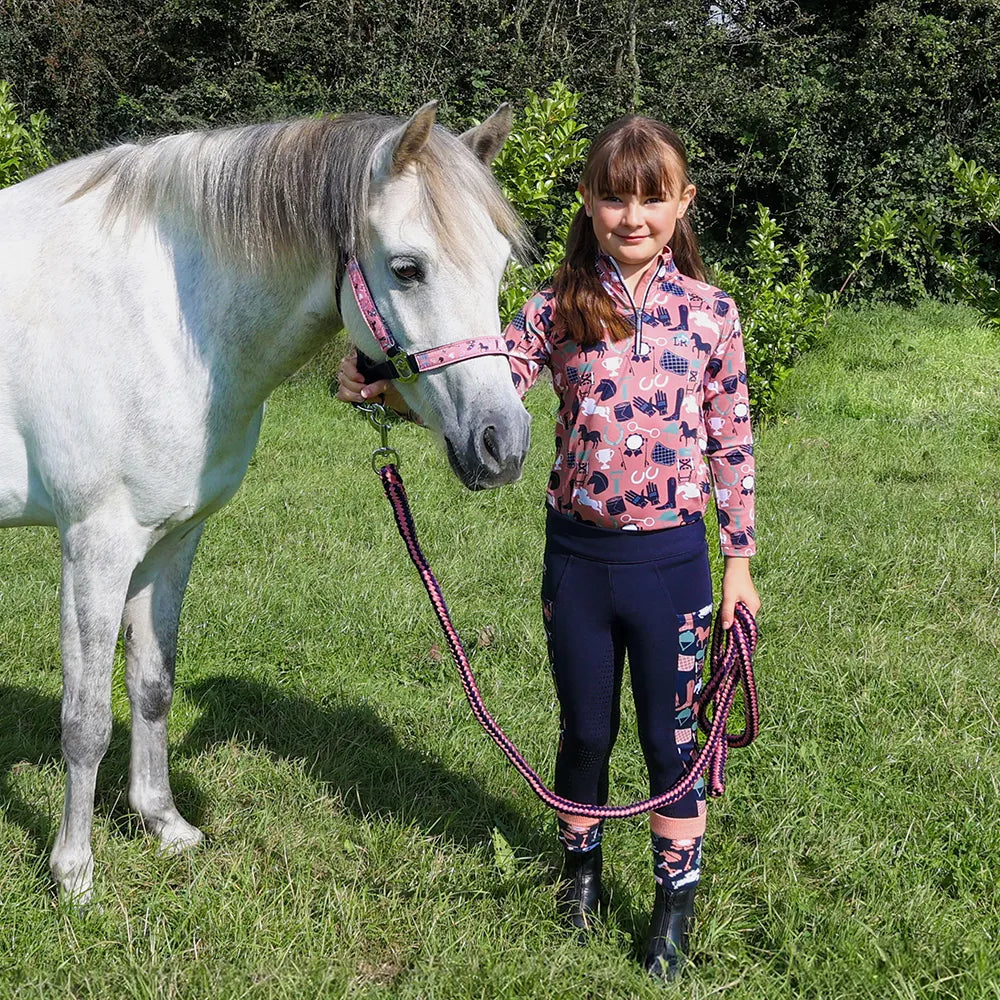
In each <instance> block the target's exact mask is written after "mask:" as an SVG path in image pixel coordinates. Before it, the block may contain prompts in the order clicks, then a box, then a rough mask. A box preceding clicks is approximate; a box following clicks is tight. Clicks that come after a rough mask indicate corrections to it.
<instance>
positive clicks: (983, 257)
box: [914, 150, 1000, 331]
mask: <svg viewBox="0 0 1000 1000" xmlns="http://www.w3.org/2000/svg"><path fill="white" fill-rule="evenodd" d="M948 169H949V170H950V171H951V175H952V177H953V179H954V198H953V200H952V203H951V211H950V212H949V213H948V215H947V217H945V218H943V219H940V220H938V219H935V218H934V217H933V216H932V214H931V211H930V209H929V208H928V207H925V208H924V210H923V211H921V212H918V213H916V216H915V221H914V226H915V229H916V231H917V232H918V233H919V234H920V236H921V238H922V239H923V242H924V246H925V247H926V248H927V251H928V253H929V254H930V256H931V259H932V260H933V261H934V263H936V264H937V266H938V267H939V268H940V269H941V271H942V272H943V273H944V274H945V275H946V276H947V277H948V279H949V280H950V282H951V286H952V291H953V292H954V294H955V295H956V297H957V298H958V299H959V300H960V301H962V302H965V303H966V304H968V305H971V306H972V307H973V308H975V309H976V310H978V311H979V313H980V315H981V316H982V318H983V322H984V323H985V324H986V325H987V326H990V327H992V328H993V329H995V330H998V331H1000V287H998V284H997V274H996V267H995V261H996V259H997V242H998V241H997V237H1000V179H998V178H997V177H996V176H995V175H993V174H991V173H990V172H989V171H988V170H986V169H985V168H984V167H982V166H980V165H979V164H977V163H976V162H975V161H974V160H964V159H962V157H960V156H959V155H958V154H957V153H956V152H955V151H954V150H952V151H951V152H950V154H949V157H948Z"/></svg>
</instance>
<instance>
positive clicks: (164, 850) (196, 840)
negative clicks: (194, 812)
mask: <svg viewBox="0 0 1000 1000" xmlns="http://www.w3.org/2000/svg"><path fill="white" fill-rule="evenodd" d="M159 832H160V853H161V854H165V855H172V854H182V853H183V852H184V851H190V850H191V849H192V848H195V847H198V846H199V845H200V844H201V843H202V842H203V841H204V840H205V834H203V833H202V832H201V830H199V829H198V827H196V826H192V825H191V824H190V823H188V822H187V821H186V820H183V819H181V818H180V817H179V816H178V817H177V819H176V820H174V821H173V822H172V823H165V824H164V825H163V826H162V827H160V831H159Z"/></svg>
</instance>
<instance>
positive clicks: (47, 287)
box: [0, 104, 529, 901]
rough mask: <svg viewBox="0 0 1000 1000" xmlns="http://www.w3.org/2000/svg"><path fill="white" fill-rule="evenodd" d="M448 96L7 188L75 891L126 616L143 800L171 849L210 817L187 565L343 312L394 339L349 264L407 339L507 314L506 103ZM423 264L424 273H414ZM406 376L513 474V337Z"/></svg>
mask: <svg viewBox="0 0 1000 1000" xmlns="http://www.w3.org/2000/svg"><path fill="white" fill-rule="evenodd" d="M434 116H435V106H434V105H433V104H430V105H427V106H425V107H423V108H421V109H420V110H419V111H418V112H417V113H416V114H415V115H414V116H413V117H412V118H411V119H409V121H403V120H398V119H392V118H385V117H374V116H360V115H355V116H348V117H345V118H343V119H339V120H330V119H322V120H321V119H317V120H309V121H301V122H286V123H280V124H271V125H259V126H250V127H247V128H243V129H233V130H225V131H219V132H207V133H190V134H186V135H179V136H169V137H166V138H164V139H161V140H158V141H156V142H153V143H151V144H149V145H147V146H123V147H119V148H116V149H111V150H108V151H105V152H102V153H97V154H95V155H93V156H90V157H86V158H83V159H80V160H76V161H72V162H70V163H66V164H63V165H61V166H58V167H55V168H52V169H51V170H48V171H46V172H44V173H43V174H40V175H38V176H37V177H34V178H31V179H30V180H28V181H25V182H23V183H22V184H19V185H16V186H15V187H12V188H8V189H7V190H5V191H2V192H0V386H2V389H0V525H4V526H9V525H18V524H50V525H55V526H56V527H57V528H58V531H59V535H60V539H61V544H62V589H61V645H62V661H63V705H62V745H63V755H64V757H65V761H66V769H67V781H66V798H65V805H64V810H63V818H62V823H61V825H60V828H59V832H58V834H57V836H56V841H55V845H54V848H53V851H52V857H51V866H52V871H53V873H54V874H55V877H56V879H57V880H58V883H59V885H60V888H61V891H62V892H63V893H64V894H66V895H68V896H70V897H71V898H73V899H74V900H76V901H86V900H87V898H88V897H89V895H90V893H91V886H92V879H93V864H94V859H93V853H92V850H91V846H90V839H91V827H92V822H93V804H94V784H95V779H96V775H97V768H98V765H99V763H100V761H101V759H102V757H103V756H104V753H105V751H106V749H107V746H108V741H109V738H110V732H111V707H110V688H111V666H112V658H113V652H114V647H115V642H116V640H117V636H118V633H119V629H120V628H122V626H124V633H125V648H126V662H127V667H126V677H127V687H128V693H129V699H130V703H131V709H132V760H131V768H130V780H129V802H130V803H131V806H132V808H133V809H135V811H136V812H137V813H138V814H139V816H140V817H141V818H142V820H143V822H144V824H145V826H146V828H147V829H149V830H150V831H152V832H153V833H155V834H156V835H157V836H158V837H159V838H160V840H161V842H162V844H163V846H164V848H165V849H167V850H179V849H182V848H184V847H187V846H190V845H193V844H196V843H198V842H199V841H200V840H201V838H202V835H201V833H200V832H199V831H198V830H196V829H195V828H194V827H193V826H191V825H190V824H189V823H187V822H186V821H185V820H184V819H183V818H182V817H181V816H180V814H179V813H178V811H177V809H176V808H175V806H174V801H173V796H172V793H171V791H170V784H169V778H168V773H167V736H166V720H167V712H168V710H169V707H170V702H171V697H172V693H173V680H174V664H175V658H176V647H177V623H178V617H179V614H180V608H181V601H182V598H183V593H184V588H185V586H186V584H187V579H188V574H189V571H190V567H191V561H192V559H193V557H194V552H195V549H196V547H197V544H198V539H199V536H200V534H201V530H202V525H203V523H204V521H205V519H206V518H207V517H208V516H209V515H210V514H211V513H212V512H213V511H215V510H217V509H218V508H219V507H221V506H222V505H223V504H225V503H226V502H227V501H228V500H229V499H230V497H231V496H232V495H233V493H234V492H235V491H236V489H237V488H238V486H239V484H240V482H241V480H242V479H243V476H244V474H245V472H246V468H247V465H248V463H249V460H250V456H251V454H252V452H253V449H254V447H255V445H256V442H257V437H258V433H259V430H260V424H261V419H262V415H263V404H264V400H265V399H266V397H267V396H268V394H269V393H270V392H271V390H272V389H273V388H274V387H275V386H276V385H277V384H278V383H279V382H280V381H281V380H282V379H284V378H285V377H286V376H287V375H289V374H290V373H291V372H293V371H294V370H295V369H296V368H298V367H299V366H300V365H301V364H302V363H303V362H304V361H305V360H306V359H307V358H308V357H309V356H310V355H311V354H312V353H313V352H314V351H315V350H316V349H317V348H318V347H319V346H320V345H321V344H322V343H323V342H324V341H325V340H326V338H327V337H328V336H329V335H330V334H331V333H332V332H334V331H335V330H336V329H337V328H338V327H339V326H340V325H341V322H343V324H344V325H346V326H347V328H348V331H349V333H350V334H351V336H352V338H354V339H356V342H357V343H358V345H359V346H360V347H361V348H362V349H363V350H365V351H366V353H368V354H370V355H372V356H376V357H377V356H379V354H378V351H377V349H376V347H375V345H374V342H373V341H371V337H370V334H369V333H368V331H367V329H366V328H365V326H364V324H363V323H362V322H361V319H360V315H359V314H358V310H357V307H356V305H355V304H354V302H353V298H352V297H351V295H350V290H349V288H348V289H347V291H346V294H345V292H344V290H343V289H341V291H340V296H339V302H338V292H337V287H336V275H337V273H338V269H339V262H340V259H341V256H342V255H344V254H350V253H354V254H356V255H357V256H358V257H359V259H360V261H361V263H362V266H363V267H364V269H365V273H366V275H367V276H368V280H369V284H370V285H371V288H372V292H373V294H374V295H375V297H376V300H377V301H378V303H379V307H380V309H382V311H383V313H384V315H385V316H386V319H387V321H388V322H389V323H390V324H391V325H392V328H393V330H394V331H396V333H397V336H398V337H399V339H400V341H401V343H402V344H403V346H405V348H406V349H407V350H410V351H416V350H424V349H427V348H429V347H432V346H434V345H436V344H441V343H447V342H450V341H454V340H459V339H463V338H465V337H469V336H496V335H499V333H500V325H499V318H498V315H497V305H496V303H497V291H498V286H499V281H500V277H501V274H502V271H503V268H504V265H505V263H506V260H507V258H508V256H509V254H510V252H511V248H512V247H513V248H514V249H518V248H520V247H521V246H522V245H523V242H524V238H523V235H522V230H521V228H520V224H519V222H518V220H517V218H516V216H515V215H514V213H513V211H512V210H511V208H510V206H509V205H508V204H507V203H506V201H505V200H504V199H503V197H502V195H501V194H500V192H499V189H498V188H497V186H496V184H495V182H494V181H493V179H492V177H491V175H490V172H489V169H488V164H489V162H490V161H491V160H492V158H493V157H494V156H495V155H496V153H497V152H498V151H499V149H500V146H501V145H502V144H503V141H504V139H505V138H506V135H507V132H508V131H509V128H510V116H509V112H508V111H507V110H506V109H505V108H504V109H501V110H500V111H499V112H497V114H496V115H494V116H493V117H492V118H491V119H489V120H488V121H487V122H485V123H484V124H483V125H482V126H480V127H478V128H477V129H474V130H471V131H470V132H469V133H466V135H465V136H463V137H461V139H460V138H457V137H455V136H452V135H451V134H450V133H448V132H446V131H445V130H443V129H441V128H440V127H438V126H436V125H435V124H434ZM404 265H405V266H404ZM414 265H416V267H417V268H418V269H419V273H420V277H419V280H416V281H413V280H401V279H400V277H399V274H403V275H408V274H410V273H411V271H412V267H413V266H414ZM397 272H398V274H397ZM403 392H404V395H405V396H406V399H407V402H408V403H409V405H410V406H411V407H412V408H413V409H414V410H415V411H416V412H417V413H418V414H420V415H421V417H422V418H423V419H424V421H425V422H426V423H427V424H428V425H429V426H430V427H431V428H432V429H434V430H436V431H438V432H439V433H440V434H441V435H442V437H444V439H445V440H446V442H447V444H448V452H449V456H450V457H451V460H452V464H453V466H454V468H455V471H456V472H457V473H458V475H459V476H460V477H461V478H462V479H463V481H464V482H465V483H466V484H467V485H470V486H475V487H479V486H493V485H498V484H500V483H504V482H508V481H510V480H512V479H514V478H516V477H517V476H518V475H519V474H520V469H521V464H522V462H523V459H524V454H525V450H526V447H527V441H528V426H529V420H528V417H527V414H526V412H525V410H524V408H523V406H522V405H521V403H520V400H519V399H518V397H517V394H516V392H515V391H514V388H513V385H512V382H511V378H510V372H509V367H508V365H507V363H506V361H505V359H503V358H491V357H483V358H478V359H475V360H470V361H467V362H463V363H462V364H460V365H454V366H452V367H450V368H447V369H441V370H440V371H436V372H432V373H427V374H426V375H424V376H421V378H420V379H419V380H418V381H417V382H415V383H413V384H412V385H408V386H405V387H403Z"/></svg>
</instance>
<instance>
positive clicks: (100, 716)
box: [50, 511, 140, 903]
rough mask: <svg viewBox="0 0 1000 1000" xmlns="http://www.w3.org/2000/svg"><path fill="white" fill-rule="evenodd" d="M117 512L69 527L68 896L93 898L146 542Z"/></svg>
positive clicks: (63, 851)
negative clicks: (117, 677)
mask: <svg viewBox="0 0 1000 1000" xmlns="http://www.w3.org/2000/svg"><path fill="white" fill-rule="evenodd" d="M127 524H128V515H127V514H125V513H124V512H119V511H114V512H111V513H110V514H106V515H101V516H99V517H94V518H91V519H90V520H88V521H84V522H82V523H79V524H74V525H70V526H69V527H66V528H63V529H62V530H61V539H62V588H61V599H60V603H61V630H60V631H61V635H60V641H61V646H62V667H63V699H62V751H63V757H64V759H65V761H66V798H65V802H64V806H63V817H62V823H61V825H60V827H59V832H58V833H57V834H56V842H55V846H54V847H53V848H52V856H51V859H50V865H51V868H52V873H53V875H54V876H55V878H56V880H57V881H58V883H59V887H60V890H61V893H62V895H63V897H64V898H69V899H70V900H71V901H72V902H75V903H85V902H87V900H88V899H89V897H90V889H91V884H92V881H93V873H94V855H93V851H92V850H91V846H90V835H91V829H92V826H93V821H94V787H95V784H96V781H97V768H98V765H99V764H100V762H101V759H102V758H103V757H104V754H105V752H106V751H107V749H108V743H109V742H110V739H111V666H112V662H113V660H114V651H115V643H116V641H117V639H118V629H119V625H120V623H121V616H122V608H123V607H124V604H125V594H126V592H127V590H128V581H129V579H130V577H131V575H132V571H133V569H134V568H135V565H136V563H137V562H138V557H139V555H140V543H139V542H138V541H137V540H136V539H135V538H134V537H127V535H128V532H127V528H125V529H124V530H123V525H124V526H127Z"/></svg>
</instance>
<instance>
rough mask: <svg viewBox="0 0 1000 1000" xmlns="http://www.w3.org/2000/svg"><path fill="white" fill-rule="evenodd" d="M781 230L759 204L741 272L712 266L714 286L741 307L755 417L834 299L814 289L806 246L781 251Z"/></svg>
mask: <svg viewBox="0 0 1000 1000" xmlns="http://www.w3.org/2000/svg"><path fill="white" fill-rule="evenodd" d="M782 232H783V230H782V227H781V226H780V225H779V224H778V223H777V222H775V220H774V219H772V218H771V213H770V212H769V211H768V210H767V208H765V207H764V206H763V205H758V206H757V222H756V224H755V226H754V227H753V229H752V230H751V232H750V239H749V242H748V244H747V249H746V256H745V262H744V263H743V265H742V267H741V268H740V270H739V272H738V273H737V272H732V271H727V270H725V269H723V268H721V267H717V268H715V270H714V280H715V282H716V284H718V285H719V287H720V288H723V289H725V290H726V291H727V292H729V294H730V295H732V297H733V299H734V300H735V301H736V306H737V308H738V309H739V311H740V319H741V322H742V324H743V339H744V343H745V344H746V354H747V373H748V377H749V379H750V387H749V388H750V407H751V410H752V412H753V414H754V416H755V417H756V418H761V417H765V416H767V415H768V413H769V412H770V411H771V409H772V407H773V404H774V395H775V391H776V389H777V387H778V385H779V383H780V382H781V380H782V379H783V378H784V376H785V375H786V374H787V372H788V370H789V369H790V368H791V366H792V363H793V362H794V360H795V358H796V357H797V356H798V355H799V354H800V353H801V352H802V351H804V350H805V349H806V348H807V347H808V346H809V345H810V344H811V343H812V342H813V340H814V339H815V338H816V336H817V334H818V333H819V332H820V331H821V330H822V329H823V327H824V326H825V325H826V321H827V319H828V317H829V315H830V310H831V309H832V308H833V304H834V301H835V297H834V296H831V295H821V294H819V293H817V292H816V291H815V290H814V288H813V279H814V269H813V267H811V266H810V263H809V256H808V254H807V252H806V249H805V247H804V246H803V245H802V244H801V243H800V244H798V246H796V247H794V248H793V249H792V250H790V251H786V250H784V249H783V248H782V246H781V243H780V240H781V236H782Z"/></svg>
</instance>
